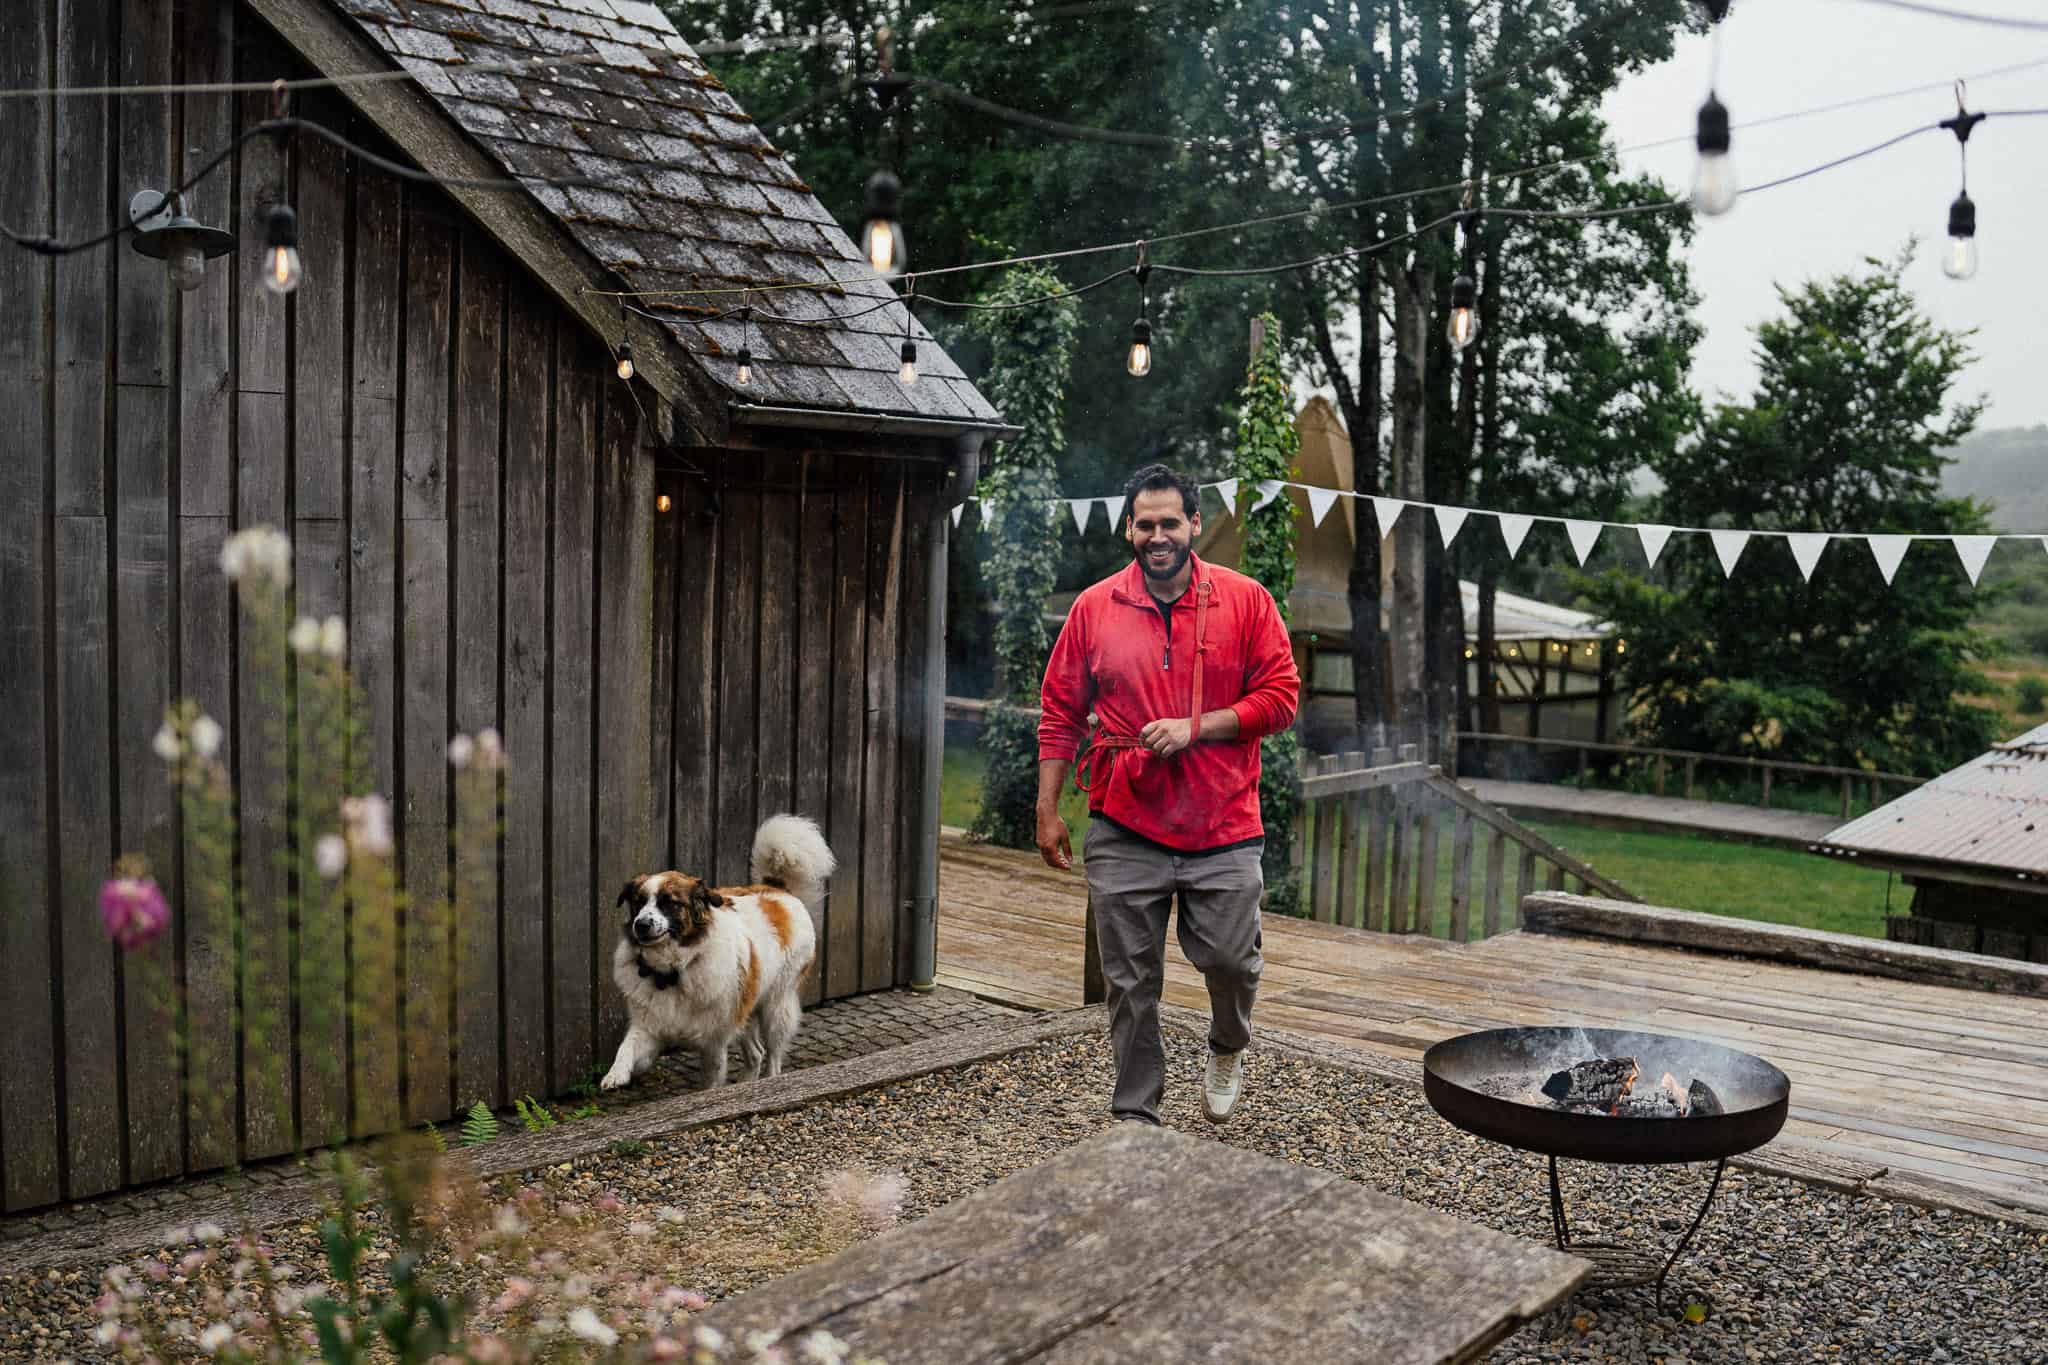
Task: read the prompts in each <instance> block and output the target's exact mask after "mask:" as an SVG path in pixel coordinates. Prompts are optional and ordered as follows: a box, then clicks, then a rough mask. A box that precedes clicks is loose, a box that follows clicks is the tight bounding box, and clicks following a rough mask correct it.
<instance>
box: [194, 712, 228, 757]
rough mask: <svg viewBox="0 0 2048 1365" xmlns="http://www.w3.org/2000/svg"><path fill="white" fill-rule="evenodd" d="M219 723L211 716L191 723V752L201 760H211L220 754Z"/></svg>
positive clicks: (202, 717)
mask: <svg viewBox="0 0 2048 1365" xmlns="http://www.w3.org/2000/svg"><path fill="white" fill-rule="evenodd" d="M220 741H221V728H220V722H219V721H217V720H215V719H214V718H213V717H212V716H201V717H200V718H199V719H198V720H195V721H193V722H192V751H193V752H194V753H196V754H198V755H199V756H200V757H201V758H212V757H213V756H214V755H215V754H217V753H219V752H220Z"/></svg>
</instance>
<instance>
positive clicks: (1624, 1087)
mask: <svg viewBox="0 0 2048 1365" xmlns="http://www.w3.org/2000/svg"><path fill="white" fill-rule="evenodd" d="M1641 1077H1642V1068H1641V1067H1639V1066H1638V1065H1637V1064H1636V1059H1635V1058H1633V1057H1593V1058H1589V1059H1588V1060H1586V1061H1583V1062H1574V1063H1573V1064H1572V1065H1570V1066H1568V1067H1566V1068H1565V1069H1564V1070H1562V1071H1553V1072H1552V1073H1551V1074H1550V1077H1549V1078H1548V1079H1547V1080H1545V1081H1544V1082H1543V1083H1542V1085H1540V1086H1538V1087H1536V1088H1535V1089H1534V1090H1533V1091H1532V1090H1531V1089H1530V1088H1529V1082H1528V1078H1527V1077H1526V1076H1499V1077H1495V1078H1493V1080H1492V1081H1491V1082H1489V1083H1488V1084H1486V1085H1485V1086H1484V1087H1483V1088H1484V1089H1485V1090H1486V1091H1488V1092H1489V1093H1492V1094H1495V1095H1498V1096H1499V1097H1501V1098H1502V1099H1517V1100H1521V1101H1522V1102H1523V1103H1525V1104H1538V1105H1543V1106H1545V1107H1547V1108H1551V1109H1562V1110H1564V1111H1565V1112H1566V1113H1570V1114H1606V1115H1610V1116H1612V1117H1616V1118H1631V1119H1677V1118H1686V1117H1688V1116H1697V1117H1700V1118H1711V1117H1713V1116H1714V1115H1716V1114H1720V1113H1722V1112H1724V1110H1723V1109H1722V1107H1721V1097H1720V1096H1719V1095H1717V1094H1715V1093H1714V1088H1713V1087H1712V1086H1710V1085H1708V1084H1707V1083H1706V1082H1705V1081H1703V1080H1700V1079H1699V1078H1697V1077H1695V1078H1694V1079H1693V1081H1692V1083H1691V1084H1690V1085H1688V1086H1685V1087H1682V1088H1681V1087H1680V1086H1679V1084H1678V1078H1677V1077H1675V1076H1673V1075H1672V1074H1671V1073H1670V1072H1668V1071H1667V1072H1665V1073H1664V1074H1663V1075H1662V1076H1660V1077H1659V1078H1658V1079H1657V1083H1656V1084H1655V1085H1649V1084H1647V1083H1645V1084H1640V1085H1639V1084H1638V1081H1639V1080H1640V1079H1641Z"/></svg>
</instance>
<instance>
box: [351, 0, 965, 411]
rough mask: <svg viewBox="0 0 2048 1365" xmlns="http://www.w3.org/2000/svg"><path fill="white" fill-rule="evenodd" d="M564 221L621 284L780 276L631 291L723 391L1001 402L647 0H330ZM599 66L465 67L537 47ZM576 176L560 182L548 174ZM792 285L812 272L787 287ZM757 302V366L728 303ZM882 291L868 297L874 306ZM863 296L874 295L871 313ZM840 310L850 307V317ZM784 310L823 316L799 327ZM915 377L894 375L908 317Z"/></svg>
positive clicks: (774, 400)
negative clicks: (983, 389)
mask: <svg viewBox="0 0 2048 1365" xmlns="http://www.w3.org/2000/svg"><path fill="white" fill-rule="evenodd" d="M332 3H333V4H334V5H335V6H336V8H338V9H339V10H340V11H341V12H342V13H344V14H346V15H348V16H349V17H350V18H351V19H353V20H354V21H355V22H356V24H357V25H358V26H360V27H361V29H362V30H363V31H364V32H365V33H367V34H368V35H369V36H370V37H371V38H372V39H373V40H374V41H375V42H376V43H377V45H378V46H379V47H381V48H382V49H383V50H384V51H385V52H386V53H387V54H388V55H389V56H390V57H391V58H392V59H393V60H394V61H395V62H397V63H398V64H399V65H400V66H403V67H404V68H405V69H406V70H408V71H410V72H411V73H412V74H413V76H414V77H415V78H416V79H417V80H418V81H419V83H420V85H421V86H422V87H423V88H424V89H425V90H426V91H427V93H428V94H429V95H430V96H432V97H433V99H434V100H435V101H436V102H437V103H438V104H439V105H440V106H441V108H442V109H443V110H445V111H446V112H447V113H448V115H449V117H450V118H452V119H454V120H455V122H456V123H458V124H460V125H461V127H462V128H463V129H464V131H466V132H467V133H468V134H469V135H470V137H472V138H473V139H475V141H476V142H477V143H478V144H479V145H480V146H482V147H483V148H484V149H485V150H486V151H488V152H489V153H490V154H491V155H492V156H494V157H495V158H496V159H497V160H498V161H499V162H500V163H501V164H503V166H504V167H505V169H506V171H507V172H508V173H509V174H511V175H513V176H516V177H518V178H519V179H521V180H522V181H524V182H526V184H527V186H528V188H529V189H530V190H531V191H532V193H533V196H534V198H535V199H537V200H539V201H540V202H541V204H543V205H544V206H545V207H546V208H547V209H548V210H549V211H550V212H551V213H552V214H554V216H555V217H556V218H557V219H559V220H560V221H561V223H562V224H563V226H564V227H565V228H567V229H568V231H569V233H570V234H571V235H572V236H574V237H575V239H576V240H577V241H578V242H579V243H580V244H581V245H582V246H583V248H584V249H585V250H587V251H588V252H590V253H591V255H592V256H593V257H595V258H596V259H597V260H598V261H600V262H602V263H603V264H604V265H605V266H606V267H607V268H609V269H611V270H613V271H615V272H616V273H617V274H618V275H619V276H620V277H621V278H623V279H624V280H626V281H627V282H628V283H627V287H628V288H630V289H634V290H664V289H731V288H735V287H750V288H756V289H759V288H762V287H764V286H778V288H777V289H776V290H775V292H773V293H757V294H753V295H751V296H743V295H740V294H731V295H723V296H705V295H698V296H678V297H674V298H669V299H643V300H639V301H638V302H639V304H640V305H641V306H643V307H645V308H647V309H648V310H649V311H653V312H659V313H661V314H663V315H664V316H665V317H666V319H667V320H668V326H669V328H670V330H671V331H672V332H674V333H675V335H676V337H677V338H678V339H679V340H680V341H681V342H682V344H683V346H684V347H685V348H686V349H687V350H688V351H689V352H690V354H691V355H692V356H693V357H694V358H695V359H696V361H697V363H698V364H699V365H700V366H701V367H702V368H703V370H704V372H705V373H706V374H707V375H708V376H710V378H711V379H712V380H713V381H715V382H716V383H717V384H719V385H720V386H722V387H723V388H725V389H726V390H728V391H729V392H730V395H731V396H732V397H733V398H736V399H745V400H747V401H749V402H754V403H766V404H788V405H791V406H800V407H823V408H833V409H839V410H846V411H858V412H889V413H907V414H912V415H915V416H920V417H930V418H941V419H945V418H951V419H960V418H971V419H974V420H977V421H997V420H1000V419H999V418H998V416H997V414H996V411H995V409H994V408H993V407H991V406H990V405H989V402H988V400H987V399H986V398H984V397H982V395H981V394H980V393H979V392H978V391H977V390H976V389H975V387H974V385H973V384H972V383H971V382H969V380H968V379H967V377H966V375H965V374H963V373H962V372H961V370H960V367H959V366H958V365H956V364H954V363H953V361H952V360H951V359H950V358H949V357H947V356H946V355H945V353H944V352H942V351H941V350H940V349H939V348H938V346H937V344H936V343H934V342H933V341H932V339H931V334H930V333H929V332H927V331H926V330H925V329H924V327H923V326H922V325H921V324H919V323H917V322H916V321H914V320H911V319H908V318H907V317H906V312H905V309H904V307H903V305H902V304H901V303H900V302H894V301H892V300H894V298H895V292H894V291H893V290H892V289H890V287H889V286H888V285H887V284H885V283H883V282H882V281H881V280H879V279H877V278H876V277H875V275H874V272H873V271H871V270H869V269H868V266H867V263H866V262H865V261H864V260H862V259H861V255H860V252H859V250H858V249H857V248H856V247H855V246H854V244H853V242H852V240H851V239H849V238H848V236H847V235H846V233H845V232H844V231H843V230H842V229H841V228H840V226H839V224H838V223H837V222H835V221H834V220H833V217H832V214H831V213H830V211H828V210H827V209H826V208H825V206H824V205H823V204H821V203H819V202H818V197H817V196H816V195H815V194H813V193H812V192H811V188H810V186H809V185H806V184H805V183H804V182H803V179H802V177H800V176H799V175H798V174H797V173H796V170H795V169H794V168H793V167H792V166H791V165H790V163H789V159H788V158H787V157H786V156H784V155H783V154H782V153H781V152H780V151H778V150H776V149H775V148H774V147H773V146H771V145H770V144H769V142H768V139H767V138H766V137H764V136H762V134H761V131H760V129H758V128H756V127H755V126H754V121H753V120H752V119H751V118H749V117H748V116H747V113H746V111H745V110H743V109H741V108H740V106H739V102H738V101H737V100H735V99H734V98H733V97H732V96H731V95H730V94H728V93H727V92H726V90H725V87H724V86H723V85H721V84H720V83H719V81H718V78H717V77H716V76H714V75H712V74H711V72H710V70H709V69H708V68H707V67H706V66H705V65H704V63H703V61H702V60H700V59H699V58H698V56H697V54H696V53H695V52H694V51H693V50H692V49H691V47H690V45H689V44H688V43H686V42H685V41H683V39H682V37H681V36H680V35H679V34H678V33H677V32H676V30H675V27H674V26H673V25H672V24H670V23H669V21H668V19H667V17H666V16H664V15H663V14H662V12H661V11H660V10H659V9H657V8H656V7H655V6H654V5H652V4H649V3H646V0H403V3H399V2H398V0H332ZM548 57H574V58H582V59H588V58H593V57H595V58H598V59H600V61H601V64H591V65H561V66H536V67H528V68H526V69H524V70H520V71H516V72H472V71H470V70H468V69H467V68H469V67H471V66H476V65H486V64H491V63H506V62H521V61H530V60H532V59H534V58H548ZM572 176H586V177H589V178H590V180H591V181H592V182H593V183H592V184H591V185H589V186H578V187H573V188H569V189H560V188H556V187H554V186H552V185H548V184H545V183H543V182H544V181H545V180H547V179H550V178H555V179H560V178H566V177H572ZM794 283H812V284H815V286H816V287H815V288H803V289H787V288H780V287H779V286H786V285H790V284H794ZM743 298H745V299H747V300H748V301H750V302H751V303H752V304H753V305H754V307H755V308H756V309H757V310H758V311H757V312H756V314H755V317H756V320H757V325H756V326H755V327H754V328H753V333H752V337H751V341H750V344H751V348H752V351H753V355H754V370H753V382H752V383H751V384H750V385H748V386H747V387H746V388H744V389H742V388H739V387H738V386H736V385H735V384H734V383H733V371H734V368H735V363H736V362H735V360H734V353H735V352H736V351H737V350H738V349H739V346H740V324H739V323H738V322H737V321H732V320H727V321H713V320H711V318H710V316H709V315H710V314H712V313H714V312H716V311H718V310H721V309H731V308H733V307H736V306H738V305H739V304H740V303H741V302H742V300H743ZM878 304H880V305H881V306H880V307H877V305H878ZM867 310H873V311H867ZM852 313H863V314H864V316H861V317H858V318H849V317H848V315H849V314H852ZM777 319H789V320H791V321H802V322H809V323H820V322H824V323H832V322H834V320H840V321H837V322H836V325H831V326H826V327H822V328H820V327H796V326H791V325H789V322H782V321H777ZM906 322H908V324H909V328H910V335H911V336H912V337H913V338H915V339H916V341H917V356H918V383H917V384H916V385H915V386H913V387H906V386H904V385H902V384H900V383H898V382H897V380H896V369H897V363H898V361H897V350H898V347H899V346H900V345H901V344H902V341H903V337H904V328H905V324H906Z"/></svg>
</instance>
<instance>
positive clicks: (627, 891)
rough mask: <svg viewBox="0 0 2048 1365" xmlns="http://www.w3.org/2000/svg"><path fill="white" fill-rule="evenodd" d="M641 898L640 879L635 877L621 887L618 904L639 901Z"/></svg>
mask: <svg viewBox="0 0 2048 1365" xmlns="http://www.w3.org/2000/svg"><path fill="white" fill-rule="evenodd" d="M639 899H640V879H639V878H638V877H635V878H634V879H633V880H631V881H629V882H627V883H626V884H625V886H624V887H622V888H621V889H620V891H619V899H618V901H617V904H619V905H631V904H632V903H633V902H634V901H637V900H639Z"/></svg>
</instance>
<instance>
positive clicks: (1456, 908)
mask: <svg viewBox="0 0 2048 1365" xmlns="http://www.w3.org/2000/svg"><path fill="white" fill-rule="evenodd" d="M1301 795H1302V811H1301V819H1300V821H1299V823H1298V824H1297V825H1296V837H1295V843H1294V848H1295V856H1296V859H1297V866H1298V869H1299V871H1300V873H1301V880H1302V887H1303V897H1304V900H1305V902H1306V908H1307V910H1308V912H1309V916H1310V918H1312V919H1317V920H1321V921H1323V922H1325V923H1330V924H1349V925H1352V926H1354V927H1356V928H1360V929H1372V930H1379V931H1384V932H1386V933H1393V934H1430V935H1433V936H1436V937H1439V938H1448V939H1451V940H1452V941H1453V942H1458V943H1463V942H1465V941H1467V940H1469V939H1471V938H1473V937H1474V936H1475V935H1474V933H1473V931H1474V929H1475V928H1476V929H1477V930H1478V935H1477V936H1479V937H1486V936H1490V935H1493V934H1497V933H1500V932H1502V931H1503V930H1505V929H1512V928H1515V927H1516V924H1517V919H1516V907H1517V906H1519V905H1520V903H1521V899H1522V897H1524V896H1526V895H1528V894H1529V893H1530V892H1531V891H1534V890H1536V889H1538V878H1539V875H1540V877H1541V878H1542V881H1543V884H1544V885H1545V886H1546V887H1547V888H1548V889H1550V890H1562V889H1565V888H1566V882H1567V878H1569V879H1570V880H1571V881H1574V882H1576V883H1577V889H1579V890H1581V891H1590V892H1593V893H1596V894H1599V895H1602V896H1608V897H1611V898H1613V899H1616V900H1630V901H1632V900H1636V899H1638V897H1636V896H1635V895H1634V894H1633V893H1631V892H1630V891H1629V890H1628V889H1627V888H1626V887H1624V886H1622V885H1620V884H1619V883H1618V882H1616V881H1614V880H1613V879H1612V878H1610V877H1606V876H1603V875H1602V874H1601V873H1599V872H1596V871H1594V870H1593V868H1592V867H1590V866H1588V865H1587V864H1586V863H1584V862H1581V861H1580V860H1579V859H1577V858H1575V857H1573V856H1572V855H1571V854H1569V853H1567V852H1565V850H1563V849H1561V848H1559V847H1558V846H1557V845H1555V844H1553V843H1551V842H1550V841H1549V840H1547V839H1545V838H1543V836H1542V835H1540V834H1538V833H1536V832H1535V831H1534V830H1532V829H1530V828H1529V827H1528V826H1526V825H1524V824H1522V823H1521V822H1520V821H1518V820H1516V819H1514V818H1513V817H1512V816H1509V815H1508V814H1506V813H1505V812H1503V811H1501V810H1499V809H1496V808H1495V807H1494V806H1492V805H1489V804H1488V803H1487V802H1485V801H1482V800H1481V799H1480V798H1478V797H1477V796H1474V795H1473V794H1472V793H1471V792H1469V791H1466V790H1465V789H1464V788H1463V787H1460V786H1459V785H1458V784H1457V783H1456V782H1454V781H1452V780H1451V779H1450V778H1448V777H1445V776H1444V774H1443V772H1442V770H1441V769H1439V768H1437V767H1436V766H1434V765H1432V764H1425V763H1420V762H1418V761H1416V756H1415V748H1414V746H1413V745H1404V746H1402V748H1401V750H1400V751H1399V754H1398V755H1397V754H1395V753H1394V752H1393V751H1391V750H1387V749H1378V750H1375V751H1374V752H1373V754H1372V757H1371V760H1370V761H1369V762H1368V760H1367V757H1366V755H1365V754H1363V753H1357V752H1353V753H1348V754H1333V755H1330V756H1328V757H1325V758H1320V759H1313V760H1310V769H1309V772H1308V775H1307V776H1305V777H1304V778H1303V779H1302V783H1301ZM1446 834H1448V835H1449V836H1450V843H1451V846H1450V857H1449V860H1448V862H1447V863H1446V860H1445V858H1444V856H1443V849H1442V841H1443V837H1444V835H1446ZM1482 844H1483V845H1484V849H1485V859H1486V868H1485V871H1486V877H1485V881H1484V882H1483V883H1477V884H1476V879H1475V877H1474V875H1473V873H1474V867H1473V864H1474V862H1475V860H1476V855H1477V853H1478V850H1479V846H1480V845H1482ZM1511 848H1512V849H1513V850H1514V854H1515V861H1514V869H1513V871H1514V877H1513V885H1512V889H1511V888H1510V884H1509V876H1508V873H1509V868H1508V852H1509V850H1510V849H1511ZM1539 868H1540V869H1541V871H1540V873H1539ZM1475 890H1476V892H1477V896H1476V899H1477V911H1478V913H1477V916H1476V922H1475V915H1474V913H1473V912H1474V900H1475ZM1510 897H1512V898H1510Z"/></svg>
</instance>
